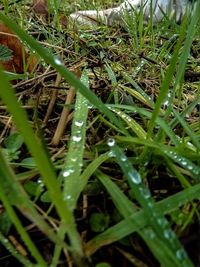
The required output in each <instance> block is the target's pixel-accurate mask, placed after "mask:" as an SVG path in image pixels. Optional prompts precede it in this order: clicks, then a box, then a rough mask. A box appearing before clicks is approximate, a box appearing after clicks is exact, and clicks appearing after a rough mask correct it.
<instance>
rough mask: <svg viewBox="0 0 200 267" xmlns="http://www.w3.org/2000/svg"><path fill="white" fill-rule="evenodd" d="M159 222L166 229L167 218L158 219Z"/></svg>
mask: <svg viewBox="0 0 200 267" xmlns="http://www.w3.org/2000/svg"><path fill="white" fill-rule="evenodd" d="M157 222H158V224H159V225H160V226H162V227H165V226H166V225H167V224H168V223H167V220H166V219H165V218H158V220H157Z"/></svg>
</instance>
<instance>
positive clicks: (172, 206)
mask: <svg viewBox="0 0 200 267" xmlns="http://www.w3.org/2000/svg"><path fill="white" fill-rule="evenodd" d="M104 176H105V175H104ZM107 181H109V183H112V185H111V186H110V184H109V183H108V182H107ZM107 181H106V183H104V186H105V187H106V189H107V191H108V192H109V193H110V192H112V191H113V187H114V186H116V185H115V183H113V182H112V181H111V180H110V179H107ZM118 190H119V189H118ZM110 194H111V193H110ZM195 199H200V184H197V185H195V186H193V187H190V188H187V189H185V190H183V191H181V192H179V193H176V194H175V195H173V196H171V197H168V198H166V199H164V200H161V201H159V202H157V203H155V210H158V211H159V212H161V213H163V214H170V212H172V211H174V210H177V209H178V208H179V207H181V206H182V205H184V204H186V203H188V202H190V201H193V200H195ZM131 220H133V221H135V222H136V225H134V224H132V223H131ZM131 220H130V219H124V220H122V221H121V222H119V223H117V224H116V225H114V226H112V227H110V228H109V229H107V230H106V231H104V232H103V233H101V234H99V235H98V236H96V237H95V238H93V239H92V240H90V241H89V242H88V243H87V244H86V247H85V248H86V253H87V254H88V256H90V255H92V254H93V253H94V252H95V251H96V250H98V249H99V248H101V247H102V246H105V245H108V244H111V243H113V242H116V241H118V240H120V239H122V238H124V237H126V236H128V235H130V234H132V233H134V232H135V231H138V230H139V229H143V228H144V227H146V226H147V225H148V219H147V217H146V215H145V213H144V211H143V210H141V211H138V212H136V213H134V214H132V215H131Z"/></svg>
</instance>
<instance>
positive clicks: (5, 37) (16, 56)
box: [0, 23, 36, 73]
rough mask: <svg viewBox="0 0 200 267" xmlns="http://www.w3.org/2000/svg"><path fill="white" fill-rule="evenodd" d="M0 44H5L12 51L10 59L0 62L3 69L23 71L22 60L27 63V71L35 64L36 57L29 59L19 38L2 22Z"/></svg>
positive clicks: (0, 25) (0, 24)
mask: <svg viewBox="0 0 200 267" xmlns="http://www.w3.org/2000/svg"><path fill="white" fill-rule="evenodd" d="M0 44H2V45H4V46H7V47H8V48H9V49H10V50H12V52H13V57H12V59H10V60H8V61H6V62H1V61H0V63H1V64H2V65H3V67H4V69H5V70H7V71H11V72H16V73H23V72H24V62H25V63H26V64H28V71H31V70H32V69H33V68H34V67H35V65H36V59H35V58H34V59H30V58H29V55H28V53H27V52H26V50H25V49H24V47H23V45H22V43H21V42H20V40H19V39H18V38H17V36H15V35H14V34H13V33H12V31H11V30H10V29H9V28H8V27H7V26H6V25H4V24H3V23H0Z"/></svg>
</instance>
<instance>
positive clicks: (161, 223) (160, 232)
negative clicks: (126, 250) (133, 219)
mask: <svg viewBox="0 0 200 267" xmlns="http://www.w3.org/2000/svg"><path fill="white" fill-rule="evenodd" d="M108 146H109V147H110V149H111V151H112V153H113V154H114V155H115V157H116V161H117V162H118V164H119V165H120V167H121V169H122V171H123V173H124V175H125V176H126V178H127V180H128V183H129V185H130V187H131V189H132V191H133V193H134V195H135V198H136V200H137V201H138V202H139V203H140V205H141V206H142V208H143V209H144V212H145V214H146V216H147V218H148V220H149V224H150V225H151V227H152V229H153V231H154V233H155V237H157V238H159V239H160V241H161V242H162V243H163V245H164V246H165V248H166V250H167V251H168V250H169V251H171V257H172V258H171V260H172V261H174V263H176V264H178V265H177V266H193V264H192V262H191V261H190V259H189V258H188V256H187V254H186V252H185V251H184V248H183V247H182V246H181V244H180V242H179V240H178V238H177V237H176V235H175V234H174V232H173V231H172V230H171V228H170V225H169V223H168V221H167V220H166V219H165V218H164V216H163V215H162V213H161V212H159V211H155V202H154V199H153V198H152V197H151V194H150V191H149V190H148V189H147V188H146V187H145V186H144V184H143V182H142V178H141V177H140V174H139V173H138V172H137V171H136V170H135V169H134V168H133V167H132V164H131V163H130V162H129V160H128V158H127V157H126V156H125V155H124V153H123V152H122V151H121V149H120V148H119V147H118V146H117V145H116V144H115V140H114V139H109V140H108ZM152 239H153V238H152ZM180 251H181V255H182V257H181V259H179V258H178V257H177V253H179V252H180Z"/></svg>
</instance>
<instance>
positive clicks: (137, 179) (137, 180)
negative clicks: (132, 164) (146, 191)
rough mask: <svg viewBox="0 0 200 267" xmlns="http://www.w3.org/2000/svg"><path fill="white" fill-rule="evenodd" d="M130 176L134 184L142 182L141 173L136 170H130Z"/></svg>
mask: <svg viewBox="0 0 200 267" xmlns="http://www.w3.org/2000/svg"><path fill="white" fill-rule="evenodd" d="M128 177H129V179H130V182H132V183H134V184H140V183H141V182H142V179H141V176H140V174H139V173H138V172H136V171H134V170H131V171H129V172H128Z"/></svg>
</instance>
